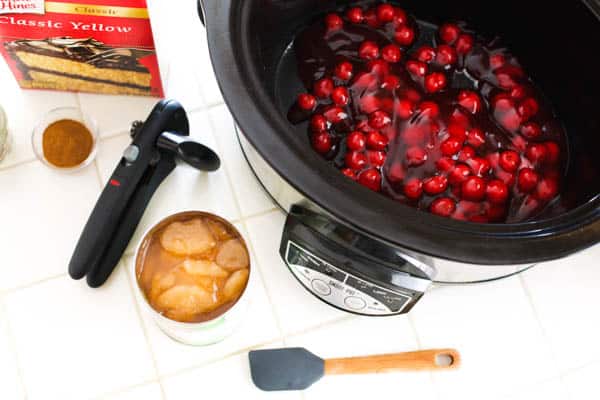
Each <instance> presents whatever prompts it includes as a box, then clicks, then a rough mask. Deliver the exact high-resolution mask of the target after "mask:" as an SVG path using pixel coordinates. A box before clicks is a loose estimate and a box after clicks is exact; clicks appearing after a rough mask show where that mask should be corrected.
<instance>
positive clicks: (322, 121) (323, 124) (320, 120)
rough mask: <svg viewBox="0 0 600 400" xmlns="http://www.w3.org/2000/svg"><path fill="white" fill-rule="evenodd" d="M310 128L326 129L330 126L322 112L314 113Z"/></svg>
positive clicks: (319, 130)
mask: <svg viewBox="0 0 600 400" xmlns="http://www.w3.org/2000/svg"><path fill="white" fill-rule="evenodd" d="M310 128H311V129H312V131H313V132H322V131H326V130H327V128H328V122H327V118H325V117H324V116H322V115H321V114H315V115H313V116H312V118H311V119H310Z"/></svg>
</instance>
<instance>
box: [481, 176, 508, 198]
mask: <svg viewBox="0 0 600 400" xmlns="http://www.w3.org/2000/svg"><path fill="white" fill-rule="evenodd" d="M486 193H487V198H488V200H489V201H490V202H492V203H495V204H502V203H504V202H506V200H507V199H508V186H506V183H504V182H502V181H501V180H499V179H492V180H491V181H489V182H488V184H487V189H486Z"/></svg>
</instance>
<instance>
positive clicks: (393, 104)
mask: <svg viewBox="0 0 600 400" xmlns="http://www.w3.org/2000/svg"><path fill="white" fill-rule="evenodd" d="M294 50H295V52H296V57H297V62H298V71H299V74H300V78H301V80H302V81H303V83H304V85H305V87H306V92H305V93H299V94H298V97H297V100H296V102H295V103H294V105H293V106H292V107H291V108H290V111H289V113H288V118H289V120H290V121H291V122H292V123H294V124H298V123H301V122H304V121H308V131H309V139H310V143H311V145H312V148H313V149H314V150H315V151H316V152H318V153H319V154H321V155H322V156H323V157H324V158H325V159H326V160H329V161H330V162H332V163H333V165H335V166H336V167H337V168H338V169H339V170H340V171H341V172H342V173H343V174H344V175H346V176H347V177H348V178H349V179H352V180H355V181H357V182H358V183H359V184H361V185H364V186H366V187H367V188H369V189H371V190H373V191H376V192H380V193H382V194H384V195H386V196H389V197H390V198H392V199H394V200H397V201H399V202H402V203H405V204H408V205H411V206H414V207H416V208H418V209H421V210H428V211H429V212H431V213H433V214H436V215H440V216H444V217H450V218H454V219H458V220H465V221H472V222H481V223H484V222H496V223H502V222H520V221H525V220H529V219H532V218H534V217H535V216H536V215H537V214H539V213H540V212H541V211H542V210H543V209H544V208H545V206H547V205H548V204H549V203H550V202H551V201H553V200H554V199H556V198H557V197H558V196H559V188H560V180H561V177H562V176H563V175H564V164H565V159H566V154H565V153H566V136H565V132H564V129H563V127H562V125H561V123H560V121H559V120H558V119H557V118H556V116H555V115H554V113H553V111H552V108H551V106H550V105H549V103H548V102H547V101H546V99H545V98H544V97H543V96H542V94H541V92H540V91H539V89H537V88H536V86H535V84H534V83H533V82H532V80H531V79H530V77H529V76H528V75H527V74H526V72H525V71H524V69H523V68H522V67H521V66H520V64H519V62H518V60H517V59H516V58H515V57H514V56H513V55H511V53H510V52H509V50H508V49H507V48H506V47H502V46H501V45H500V43H499V41H498V40H497V39H496V40H493V41H491V42H490V41H485V39H484V38H481V37H479V36H478V35H477V34H476V33H475V32H473V31H470V30H468V29H467V28H466V26H465V25H464V24H460V23H445V24H443V25H441V26H439V27H436V26H434V25H432V24H429V23H426V22H422V21H417V20H416V19H415V18H413V17H412V16H410V15H408V14H407V13H406V12H405V11H404V10H402V9H401V8H399V7H396V6H392V5H390V4H379V5H374V6H372V7H370V8H367V9H363V8H359V7H353V8H349V9H347V10H345V12H344V13H343V14H337V13H332V14H328V15H327V16H326V17H325V18H324V19H322V20H319V21H317V22H316V23H315V24H314V25H312V26H310V27H309V28H307V29H306V30H304V31H303V32H301V33H300V34H299V35H298V37H297V38H296V40H295V41H294Z"/></svg>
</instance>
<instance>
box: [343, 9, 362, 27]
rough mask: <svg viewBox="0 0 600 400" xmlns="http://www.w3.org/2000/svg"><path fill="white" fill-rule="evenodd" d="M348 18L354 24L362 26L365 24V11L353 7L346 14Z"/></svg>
mask: <svg viewBox="0 0 600 400" xmlns="http://www.w3.org/2000/svg"><path fill="white" fill-rule="evenodd" d="M346 18H348V20H349V21H350V22H352V23H355V24H360V23H361V22H363V19H364V18H365V16H364V15H363V10H362V9H361V8H360V7H352V8H351V9H349V10H348V11H347V12H346Z"/></svg>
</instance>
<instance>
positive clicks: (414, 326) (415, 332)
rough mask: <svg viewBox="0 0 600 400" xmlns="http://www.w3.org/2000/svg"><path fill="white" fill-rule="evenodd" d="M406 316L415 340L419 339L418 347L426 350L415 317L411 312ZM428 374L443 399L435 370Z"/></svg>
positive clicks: (436, 393) (439, 399)
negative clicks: (434, 373)
mask: <svg viewBox="0 0 600 400" xmlns="http://www.w3.org/2000/svg"><path fill="white" fill-rule="evenodd" d="M406 318H407V319H408V325H409V326H410V328H411V330H412V332H413V335H414V336H415V340H416V341H417V347H418V348H419V349H420V350H424V349H423V342H422V341H421V336H419V330H418V329H417V323H416V321H415V320H414V319H413V317H412V315H411V314H410V312H409V313H408V314H406ZM427 374H428V375H429V382H430V383H431V385H432V386H433V388H434V391H435V395H436V397H437V398H438V400H442V398H443V396H442V393H441V392H440V389H439V385H438V384H437V381H436V379H435V376H434V375H433V372H431V371H429V372H428V373H427Z"/></svg>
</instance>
